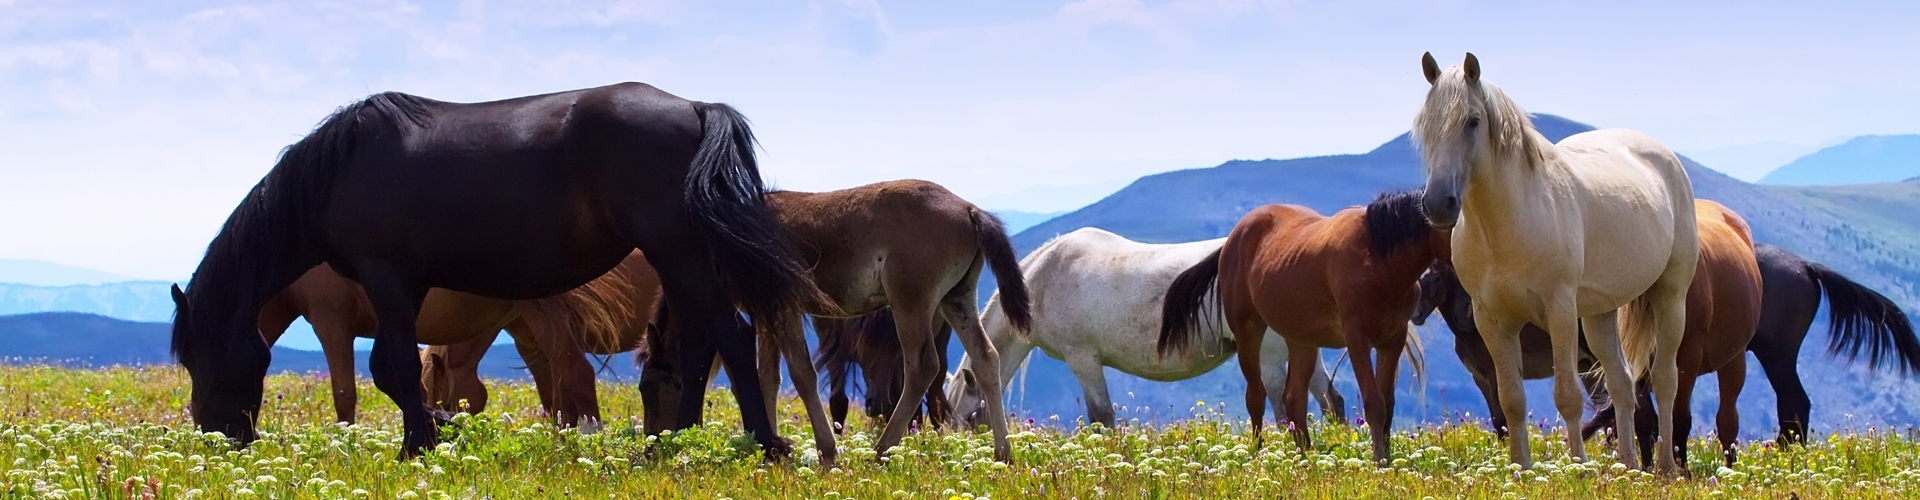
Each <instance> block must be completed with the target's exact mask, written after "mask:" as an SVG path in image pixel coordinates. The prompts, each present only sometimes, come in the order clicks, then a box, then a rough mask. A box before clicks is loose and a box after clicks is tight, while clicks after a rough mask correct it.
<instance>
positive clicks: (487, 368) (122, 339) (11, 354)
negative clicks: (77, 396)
mask: <svg viewBox="0 0 1920 500" xmlns="http://www.w3.org/2000/svg"><path fill="white" fill-rule="evenodd" d="M172 335H173V326H172V324H170V323H155V322H138V321H125V320H119V319H114V318H108V317H105V316H100V315H95V314H84V313H72V312H49V313H35V314H19V315H11V316H0V339H5V341H4V342H0V362H7V363H22V362H37V363H53V364H59V365H67V366H78V367H97V366H112V365H153V364H172V363H174V360H173V355H172V354H170V353H169V352H168V349H169V346H170V339H171V338H172ZM354 357H355V358H356V359H357V360H358V361H357V362H356V363H355V366H356V367H357V369H358V371H359V373H360V375H361V376H363V377H364V376H370V375H369V374H368V373H367V352H366V351H356V352H354ZM627 360H628V358H626V357H624V356H615V357H613V358H611V359H609V360H605V364H606V366H607V368H608V369H611V370H613V372H614V375H613V376H614V377H616V378H618V379H621V380H634V378H635V374H636V373H637V371H636V370H635V369H633V367H632V366H633V364H632V363H631V362H629V361H627ZM525 366H526V364H525V363H523V362H521V360H520V353H519V351H518V350H515V349H514V348H513V346H511V345H506V346H498V345H496V346H494V347H493V348H492V349H489V350H488V351H487V356H486V357H484V358H482V359H481V361H480V374H481V376H483V377H489V378H502V379H527V378H528V375H527V372H526V369H525ZM270 369H271V370H272V371H275V372H282V371H290V372H301V373H306V372H320V373H325V372H326V371H327V360H326V357H325V356H324V355H322V354H321V353H320V352H318V351H303V350H299V349H289V348H286V347H275V348H273V363H272V365H271V368H270ZM603 379H604V378H603Z"/></svg>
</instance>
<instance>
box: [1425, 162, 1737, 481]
mask: <svg viewBox="0 0 1920 500" xmlns="http://www.w3.org/2000/svg"><path fill="white" fill-rule="evenodd" d="M1694 211H1695V215H1696V217H1697V219H1696V220H1698V221H1699V222H1698V224H1697V226H1696V227H1698V231H1699V235H1700V263H1699V265H1698V266H1697V267H1696V271H1695V272H1694V275H1693V284H1692V285H1691V286H1689V287H1688V289H1687V328H1686V333H1685V336H1684V337H1682V338H1681V340H1680V354H1679V356H1678V357H1677V358H1676V360H1677V363H1678V365H1677V366H1678V369H1679V376H1680V380H1679V384H1680V385H1679V391H1678V393H1677V394H1676V399H1675V402H1674V408H1676V409H1678V410H1679V411H1675V412H1672V414H1671V415H1669V418H1672V419H1673V422H1672V425H1673V427H1674V429H1675V431H1674V432H1675V433H1676V434H1675V436H1679V437H1684V436H1687V435H1688V434H1689V433H1690V432H1691V429H1692V428H1693V412H1692V411H1691V410H1690V408H1691V407H1690V406H1689V403H1690V401H1691V399H1692V398H1691V396H1692V394H1693V384H1694V383H1695V381H1697V380H1698V379H1699V377H1700V376H1701V375H1705V374H1707V373H1718V374H1719V377H1718V379H1719V383H1720V410H1719V413H1718V416H1717V417H1716V424H1717V427H1718V431H1717V435H1718V436H1719V439H1720V444H1721V449H1722V450H1723V451H1724V452H1725V453H1726V455H1725V456H1726V461H1727V463H1728V465H1732V463H1733V461H1734V454H1733V453H1734V452H1733V450H1734V448H1733V444H1734V440H1735V438H1737V437H1738V436H1739V435H1740V416H1739V415H1740V413H1739V408H1738V406H1737V405H1736V402H1737V401H1738V399H1739V397H1740V391H1741V389H1742V388H1743V387H1744V386H1745V384H1746V375H1747V372H1746V359H1747V357H1746V351H1747V347H1748V344H1749V343H1750V341H1751V340H1752V339H1753V336H1754V331H1755V330H1756V329H1757V328H1758V327H1759V322H1760V311H1761V307H1762V301H1761V286H1762V285H1761V276H1760V267H1759V263H1758V261H1757V260H1756V258H1755V255H1754V250H1753V242H1752V241H1753V240H1752V231H1751V230H1749V229H1748V227H1747V223H1746V221H1745V220H1743V219H1741V218H1740V216H1739V215H1738V214H1735V213H1734V212H1733V211H1732V210H1729V209H1727V207H1725V206H1722V205H1720V204H1719V203H1715V202H1712V201H1708V200H1694ZM1421 287H1422V288H1421V292H1422V293H1421V295H1422V299H1421V308H1420V309H1419V310H1417V311H1416V313H1415V314H1416V316H1420V317H1424V315H1423V314H1420V313H1421V312H1425V311H1431V310H1432V308H1431V307H1428V306H1427V304H1429V303H1433V304H1434V305H1435V306H1439V307H1444V308H1445V310H1444V311H1443V312H1442V315H1443V316H1446V317H1447V318H1448V319H1447V326H1448V327H1450V328H1452V329H1453V331H1454V332H1455V335H1456V337H1457V339H1456V342H1455V346H1456V350H1458V351H1459V353H1460V361H1461V363H1462V364H1464V365H1466V366H1467V369H1468V371H1470V372H1472V373H1473V376H1474V381H1475V382H1477V383H1479V384H1480V390H1481V393H1482V395H1484V396H1486V398H1487V403H1488V405H1487V406H1488V408H1489V410H1490V411H1491V413H1492V415H1493V424H1494V427H1495V429H1496V432H1500V433H1501V434H1502V436H1504V435H1505V429H1504V424H1505V422H1506V418H1505V412H1503V411H1501V409H1500V407H1499V405H1498V404H1496V401H1498V400H1499V396H1498V390H1499V389H1498V388H1497V387H1495V386H1493V385H1492V384H1490V383H1488V381H1487V379H1488V378H1490V375H1491V372H1492V371H1493V366H1492V365H1493V362H1492V356H1491V355H1490V354H1488V353H1487V349H1486V344H1484V343H1483V342H1484V341H1482V340H1480V337H1479V332H1478V331H1477V330H1475V329H1474V327H1473V325H1472V317H1471V316H1467V317H1464V318H1460V317H1458V316H1460V315H1461V313H1462V312H1465V311H1466V310H1468V309H1470V308H1471V307H1472V305H1471V299H1470V298H1469V297H1468V296H1467V294H1466V293H1465V291H1464V290H1463V289H1461V288H1460V284H1459V279H1458V278H1457V277H1455V276H1454V274H1453V270H1452V269H1450V268H1449V267H1448V266H1446V265H1445V264H1436V265H1435V266H1434V270H1433V271H1432V272H1430V273H1428V276H1427V277H1425V278H1422V279H1421ZM1428 297H1432V299H1429V298H1428ZM1520 335H1521V339H1520V340H1521V355H1522V356H1521V357H1522V359H1523V360H1524V362H1523V363H1522V365H1523V366H1522V369H1521V373H1522V376H1524V377H1529V378H1546V377H1549V376H1552V362H1553V358H1552V347H1551V346H1550V345H1549V344H1548V339H1547V335H1546V332H1545V331H1542V330H1540V329H1539V327H1538V326H1536V325H1533V324H1531V323H1529V324H1527V325H1526V326H1525V327H1523V329H1522V330H1521V333H1520ZM1530 341H1531V342H1530ZM1582 348H1583V349H1584V348H1585V345H1584V343H1583V345H1582ZM1582 368H1583V369H1584V368H1585V367H1582ZM1583 379H1584V380H1583V381H1585V382H1588V386H1589V387H1593V386H1594V385H1595V384H1593V382H1596V381H1594V380H1593V379H1592V378H1591V377H1590V376H1588V377H1583ZM1638 392H1639V393H1640V397H1641V398H1642V401H1641V403H1642V404H1641V405H1639V406H1638V407H1637V409H1636V411H1635V415H1636V418H1638V419H1639V420H1640V422H1638V424H1639V425H1636V426H1635V427H1636V429H1637V433H1638V436H1637V437H1638V439H1639V441H1640V459H1641V460H1642V461H1643V462H1644V463H1646V464H1651V463H1652V462H1653V452H1654V448H1653V440H1654V438H1655V436H1654V435H1653V433H1654V427H1655V426H1656V425H1657V423H1658V422H1657V421H1655V420H1654V413H1653V408H1652V407H1651V404H1650V403H1649V402H1648V401H1646V400H1645V399H1647V394H1646V393H1647V391H1646V390H1645V387H1642V388H1641V390H1640V391H1638ZM1602 406H1605V405H1602ZM1612 419H1613V409H1612V408H1610V407H1607V408H1605V409H1602V410H1600V411H1599V412H1598V413H1597V414H1596V415H1595V416H1594V418H1593V420H1592V421H1590V422H1588V423H1587V424H1586V425H1585V426H1584V429H1585V432H1583V435H1591V434H1592V432H1594V431H1597V430H1599V429H1600V428H1601V427H1603V426H1611V425H1612V424H1613V420H1612ZM1669 441H1671V442H1672V443H1674V446H1675V447H1676V449H1675V450H1674V452H1675V453H1676V458H1677V459H1678V460H1679V461H1680V463H1681V464H1682V465H1685V464H1686V449H1685V444H1686V440H1685V439H1683V438H1676V439H1671V440H1669Z"/></svg>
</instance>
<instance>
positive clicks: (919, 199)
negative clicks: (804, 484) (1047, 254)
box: [640, 180, 1032, 467]
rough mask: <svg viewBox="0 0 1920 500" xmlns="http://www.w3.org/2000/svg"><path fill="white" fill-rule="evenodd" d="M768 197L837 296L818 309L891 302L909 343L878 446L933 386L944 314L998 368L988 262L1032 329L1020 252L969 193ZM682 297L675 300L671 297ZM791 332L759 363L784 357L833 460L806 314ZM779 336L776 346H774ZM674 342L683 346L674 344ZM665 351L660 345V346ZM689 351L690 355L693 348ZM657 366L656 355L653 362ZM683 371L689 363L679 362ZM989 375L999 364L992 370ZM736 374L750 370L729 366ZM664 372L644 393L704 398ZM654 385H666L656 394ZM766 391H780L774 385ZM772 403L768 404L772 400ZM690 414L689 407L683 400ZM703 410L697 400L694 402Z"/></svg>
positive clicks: (898, 433) (1007, 454)
mask: <svg viewBox="0 0 1920 500" xmlns="http://www.w3.org/2000/svg"><path fill="white" fill-rule="evenodd" d="M767 203H768V205H769V206H771V207H772V209H773V212H774V213H775V214H776V216H777V217H778V220H779V222H780V225H781V227H782V228H783V229H784V230H785V231H784V232H785V234H786V235H787V237H788V238H791V241H792V247H794V248H795V249H797V252H798V253H799V254H800V258H801V261H802V262H804V263H805V267H806V268H807V269H811V270H812V272H813V283H815V284H817V285H818V286H819V289H820V290H821V291H822V292H823V293H825V294H826V295H827V296H829V297H831V299H830V300H831V302H830V303H829V304H828V305H831V306H835V307H837V310H835V311H828V310H822V309H814V310H812V311H810V312H812V313H813V315H814V316H828V317H845V316H846V315H849V314H851V315H859V314H865V313H868V312H872V311H876V310H879V309H880V308H882V307H888V306H891V307H892V308H893V319H894V328H895V331H896V333H897V335H898V338H899V340H900V347H901V354H902V355H903V360H902V361H903V362H904V365H905V371H906V377H905V379H904V380H905V382H904V385H903V386H902V389H903V390H902V391H901V392H900V396H899V399H898V401H897V402H896V403H895V404H894V407H893V416H892V418H889V419H887V429H886V431H885V432H884V433H883V434H881V436H880V439H879V441H877V442H875V443H874V448H875V449H876V450H877V451H878V452H879V453H880V454H882V455H884V454H885V453H886V451H887V450H888V449H889V448H892V447H893V446H894V445H896V444H899V443H900V440H901V439H902V438H904V437H905V436H906V433H907V426H908V425H909V424H910V423H911V422H912V420H913V419H912V418H911V415H912V412H913V411H914V410H915V409H916V408H917V407H918V406H919V405H918V404H917V403H918V401H919V400H920V397H921V395H923V394H925V393H926V391H927V390H928V389H929V388H930V387H931V386H932V385H933V379H934V378H935V377H936V376H938V375H941V373H939V365H938V362H939V360H938V354H937V353H935V352H934V351H936V350H938V349H937V347H936V346H935V345H934V344H933V342H932V340H933V338H934V331H935V328H936V325H935V324H934V323H935V321H938V320H942V319H944V321H945V322H946V324H948V325H952V327H953V329H954V331H955V333H957V334H959V335H958V336H959V337H960V344H961V345H962V346H963V347H965V348H966V352H967V354H968V356H977V357H979V358H981V359H986V360H989V361H990V363H989V364H991V365H994V366H997V365H998V363H999V361H998V360H999V355H998V354H997V353H996V351H995V350H994V347H993V345H992V344H990V343H988V342H987V338H986V334H985V333H983V332H982V331H981V327H980V314H979V312H978V311H977V310H976V309H975V308H974V300H975V299H974V293H975V290H976V289H977V288H978V287H979V280H980V270H981V269H982V267H983V266H990V267H992V269H993V275H994V279H995V281H997V282H998V284H999V286H1000V290H1001V291H1002V292H1003V293H1005V294H1007V295H1008V297H1009V299H1008V300H1007V301H1008V302H1010V303H1011V305H1010V306H1008V307H1007V308H1005V309H1003V310H1002V312H1003V313H1005V316H1006V317H1007V319H1008V320H1009V321H1011V322H1012V323H1013V325H1014V328H1015V329H1017V330H1020V331H1023V332H1024V331H1026V330H1027V325H1028V324H1030V323H1031V318H1032V314H1031V313H1030V312H1029V310H1028V305H1027V289H1026V285H1025V283H1024V282H1022V281H1021V278H1020V274H1019V272H1020V268H1019V267H1018V266H1019V261H1018V260H1017V258H1016V257H1015V256H1014V253H1013V245H1012V244H1011V243H1009V242H1008V241H1007V233H1006V230H1005V229H1004V227H1003V226H1002V225H1001V223H1000V220H999V218H996V217H994V216H993V214H991V213H988V212H987V211H986V210H982V209H980V208H979V207H976V206H974V205H973V204H972V203H968V202H967V201H966V200H963V199H960V197H958V196H955V195H954V194H953V193H952V192H949V191H947V189H946V188H944V187H941V186H940V185H938V184H934V183H931V182H926V181H918V180H901V181H891V182H883V183H878V184H870V185H866V186H861V187H856V188H852V189H845V190H840V191H832V192H826V193H800V192H790V191H778V192H774V193H772V194H769V195H768V198H767ZM667 301H668V303H670V304H671V303H673V299H672V298H668V299H667ZM677 318H679V314H678V313H673V312H669V313H668V314H667V315H666V317H665V318H663V320H664V321H668V322H672V321H678V319H677ZM781 327H782V328H783V330H776V331H774V332H772V333H771V334H770V335H768V336H762V337H761V346H762V350H761V353H760V356H761V358H760V366H763V367H768V368H771V367H772V366H775V365H777V364H778V362H779V361H780V359H781V357H782V355H784V357H785V359H786V361H787V369H788V371H789V374H790V375H792V376H793V379H794V389H795V390H797V391H798V392H799V393H800V400H801V401H802V402H803V403H805V405H806V408H807V413H808V416H809V418H810V419H811V421H812V424H813V434H814V439H815V441H816V442H817V444H819V445H820V450H821V452H820V459H821V464H822V466H823V467H826V466H831V463H832V461H833V458H834V453H833V435H832V427H831V424H830V423H828V422H827V420H826V419H827V415H826V412H825V411H824V409H822V408H821V407H820V394H819V392H817V389H816V387H817V384H818V380H817V379H816V375H815V372H814V370H813V366H812V363H811V360H809V359H808V355H807V344H806V339H805V338H804V337H803V336H802V333H801V331H800V325H799V323H798V322H786V323H783V324H782V325H781ZM769 344H777V345H778V346H779V349H778V352H775V350H774V349H767V347H769ZM665 348H667V349H673V348H675V346H671V345H669V346H667V347H665ZM656 354H658V353H656ZM681 359H685V356H684V354H683V355H682V356H681ZM654 365H657V363H654V362H649V363H648V366H654ZM679 370H680V371H682V372H684V371H685V367H680V368H679ZM986 371H987V372H988V373H986V375H988V376H989V377H988V378H990V379H992V380H994V381H998V380H999V376H1000V375H999V373H995V372H993V370H990V369H989V370H986ZM727 372H728V373H729V377H733V376H734V375H738V374H743V373H750V372H737V371H734V370H733V368H732V366H731V365H729V366H728V368H727ZM655 374H660V375H664V372H663V371H657V370H655V369H649V368H643V369H642V370H641V380H640V387H641V390H642V392H643V396H642V399H643V400H647V399H671V398H669V397H665V396H667V394H668V393H666V392H661V391H680V392H681V394H682V395H681V396H680V400H681V401H684V402H687V403H688V404H691V403H692V402H696V401H699V399H698V398H696V397H691V396H686V395H685V394H687V393H700V392H704V391H705V390H706V384H705V383H697V384H686V383H670V382H666V381H662V380H658V379H657V378H655V377H652V375H655ZM759 376H760V377H762V378H763V380H761V382H760V384H761V385H766V384H770V383H774V382H778V380H779V378H778V377H779V375H778V372H774V371H763V372H761V373H760V375H759ZM986 391H987V392H988V393H989V394H992V395H993V399H992V400H991V401H989V405H988V406H989V407H990V408H991V410H992V411H993V412H994V415H991V416H989V417H988V419H987V425H988V427H990V428H992V430H993V436H994V452H993V456H994V458H995V459H998V460H1000V461H1002V462H1006V461H1010V460H1011V459H1012V456H1013V448H1012V446H1010V445H1008V444H1007V426H1006V413H1004V412H1002V411H1001V409H1000V404H999V401H1000V400H999V395H1000V391H1001V388H1000V386H999V384H993V385H990V386H988V387H987V389H986ZM646 392H656V393H657V395H656V396H653V397H651V398H649V397H647V396H645V394H644V393H646ZM763 397H766V398H769V401H770V400H771V398H772V397H773V394H772V393H771V392H768V393H765V394H763ZM762 407H763V408H769V409H771V408H772V406H771V405H770V404H767V405H764V406H762ZM680 410H681V412H682V413H685V412H686V409H685V408H680ZM694 412H695V413H697V412H698V408H696V409H694Z"/></svg>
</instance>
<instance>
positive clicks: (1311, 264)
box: [1158, 191, 1447, 464]
mask: <svg viewBox="0 0 1920 500" xmlns="http://www.w3.org/2000/svg"><path fill="white" fill-rule="evenodd" d="M1420 203H1421V195H1420V193H1419V192H1417V191H1410V192H1402V193H1392V194H1385V195H1381V196H1380V197H1379V198H1377V199H1375V200H1374V201H1373V202H1372V203H1369V204H1368V205H1367V206H1366V207H1354V208H1348V209H1346V210H1341V211H1340V212H1338V213H1335V214H1333V216H1331V217H1329V216H1323V215H1320V214H1318V213H1315V212H1314V211H1313V210H1311V209H1308V208H1306V207H1302V206H1298V205H1266V206H1262V207H1259V208H1255V209H1253V212H1251V213H1248V214H1247V215H1246V217H1242V218H1241V219H1240V223H1239V224H1236V225H1234V227H1233V231H1232V232H1231V233H1228V234H1227V241H1226V243H1225V244H1223V245H1222V246H1221V247H1220V250H1219V251H1217V252H1214V253H1213V254H1211V255H1208V256H1207V257H1206V258H1205V259H1202V260H1201V261H1200V262H1199V263H1197V264H1194V265H1193V267H1191V268H1188V269H1187V270H1186V271H1184V272H1181V273H1180V275H1179V277H1177V278H1175V279H1174V280H1173V284H1172V285H1170V286H1168V287H1167V297H1166V301H1165V306H1164V307H1163V309H1162V315H1161V320H1160V339H1159V343H1158V346H1159V350H1160V352H1161V353H1162V355H1170V354H1184V353H1186V352H1187V351H1188V350H1189V349H1190V347H1189V346H1191V345H1192V344H1193V343H1194V340H1195V337H1198V335H1197V333H1198V332H1199V331H1200V329H1199V328H1198V327H1197V325H1198V324H1199V323H1200V322H1201V319H1202V317H1203V314H1204V313H1205V312H1206V310H1207V307H1206V302H1207V299H1206V297H1207V295H1209V293H1210V292H1213V293H1218V294H1219V303H1220V308H1221V311H1222V312H1223V315H1222V318H1224V319H1225V322H1226V324H1227V327H1228V328H1229V329H1230V330H1231V331H1232V332H1233V338H1234V339H1235V342H1234V347H1235V348H1236V349H1237V350H1238V351H1239V355H1240V371H1241V373H1242V374H1244V375H1245V376H1246V379H1247V412H1248V413H1250V414H1252V415H1253V433H1254V436H1255V441H1254V442H1255V443H1256V445H1257V444H1258V443H1259V439H1260V437H1259V436H1260V427H1261V424H1262V420H1263V418H1262V415H1261V414H1262V410H1264V409H1265V406H1266V404H1265V403H1266V402H1265V401H1264V400H1263V399H1262V397H1263V396H1265V394H1266V391H1264V390H1263V387H1264V385H1265V382H1264V379H1265V377H1264V376H1263V374H1262V373H1261V368H1260V366H1261V363H1260V361H1259V360H1260V358H1259V356H1260V352H1261V339H1262V338H1264V337H1265V336H1266V335H1265V334H1264V332H1266V331H1267V330H1268V329H1269V328H1271V329H1272V330H1273V331H1274V332H1276V333H1279V334H1280V338H1281V339H1284V340H1285V341H1286V344H1287V352H1288V354H1289V358H1290V359H1289V360H1288V361H1289V363H1290V365H1291V366H1290V367H1289V369H1288V370H1287V379H1286V388H1285V389H1284V390H1283V391H1282V392H1281V400H1282V401H1283V402H1284V403H1286V406H1285V409H1286V414H1285V415H1286V422H1287V427H1288V430H1289V431H1290V432H1291V433H1292V434H1293V439H1294V443H1295V444H1297V445H1299V447H1300V451H1301V453H1305V452H1307V450H1310V449H1312V448H1313V443H1312V439H1311V436H1309V435H1308V431H1307V425H1306V422H1307V401H1306V397H1305V396H1306V392H1307V386H1308V383H1309V381H1310V380H1311V379H1312V378H1313V374H1314V373H1315V372H1318V371H1319V370H1318V365H1319V358H1320V349H1321V348H1342V347H1344V348H1346V349H1347V353H1348V354H1349V355H1350V356H1351V359H1352V360H1353V375H1354V381H1355V382H1356V383H1358V385H1359V386H1360V398H1361V401H1362V402H1363V405H1362V407H1363V409H1364V410H1365V411H1366V420H1367V425H1368V426H1369V428H1370V430H1371V431H1372V436H1373V460H1374V461H1375V462H1377V463H1380V464H1385V463H1387V461H1388V458H1389V457H1388V455H1389V454H1390V450H1389V449H1388V443H1387V440H1388V438H1389V437H1390V435H1389V433H1390V432H1391V431H1392V429H1393V391H1394V383H1395V382H1396V381H1397V379H1398V378H1399V370H1400V353H1401V350H1403V349H1408V350H1411V351H1413V352H1415V353H1416V356H1417V355H1418V354H1417V353H1418V351H1419V348H1418V346H1417V344H1410V343H1409V342H1410V340H1412V341H1417V339H1413V338H1412V333H1413V329H1412V328H1410V327H1409V326H1408V325H1407V315H1408V314H1409V313H1411V312H1412V311H1413V304H1414V301H1415V300H1416V299H1418V298H1419V291H1418V290H1416V289H1415V287H1416V286H1417V283H1418V281H1419V279H1420V273H1421V272H1423V271H1425V270H1426V269H1427V267H1429V266H1431V265H1432V264H1433V262H1434V260H1435V259H1444V258H1446V256H1447V238H1446V233H1444V232H1441V231H1439V230H1435V229H1433V228H1430V227H1428V226H1427V222H1426V220H1425V219H1423V218H1422V217H1421V216H1420V208H1419V205H1420ZM1376 351H1377V353H1376ZM1376 355H1377V356H1378V358H1377V359H1376V358H1375V356H1376ZM1415 359H1416V362H1415V367H1416V370H1417V369H1418V367H1419V363H1418V361H1417V359H1418V358H1417V357H1416V358H1415Z"/></svg>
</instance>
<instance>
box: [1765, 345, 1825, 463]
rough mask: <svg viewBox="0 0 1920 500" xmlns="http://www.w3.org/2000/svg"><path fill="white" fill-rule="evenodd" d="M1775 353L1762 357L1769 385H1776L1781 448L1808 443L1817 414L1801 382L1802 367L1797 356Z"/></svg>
mask: <svg viewBox="0 0 1920 500" xmlns="http://www.w3.org/2000/svg"><path fill="white" fill-rule="evenodd" d="M1790 354H1795V355H1796V356H1788V355H1786V354H1784V353H1783V354H1772V355H1766V356H1762V355H1760V354H1759V353H1755V354H1754V357H1755V358H1757V359H1759V360H1760V368H1761V369H1762V370H1765V371H1766V374H1767V383H1768V384H1770V385H1772V386H1773V393H1774V407H1775V411H1777V412H1778V413H1777V414H1778V415H1779V418H1780V437H1779V438H1778V439H1777V440H1778V441H1779V443H1780V444H1781V445H1783V446H1784V445H1788V444H1794V443H1799V444H1806V443H1807V432H1808V427H1809V426H1808V416H1809V415H1811V414H1812V413H1813V400H1812V399H1810V398H1808V397H1807V388H1806V386H1805V385H1802V383H1801V382H1800V366H1799V364H1798V363H1799V359H1798V356H1797V354H1799V353H1798V352H1793V353H1790Z"/></svg>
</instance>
